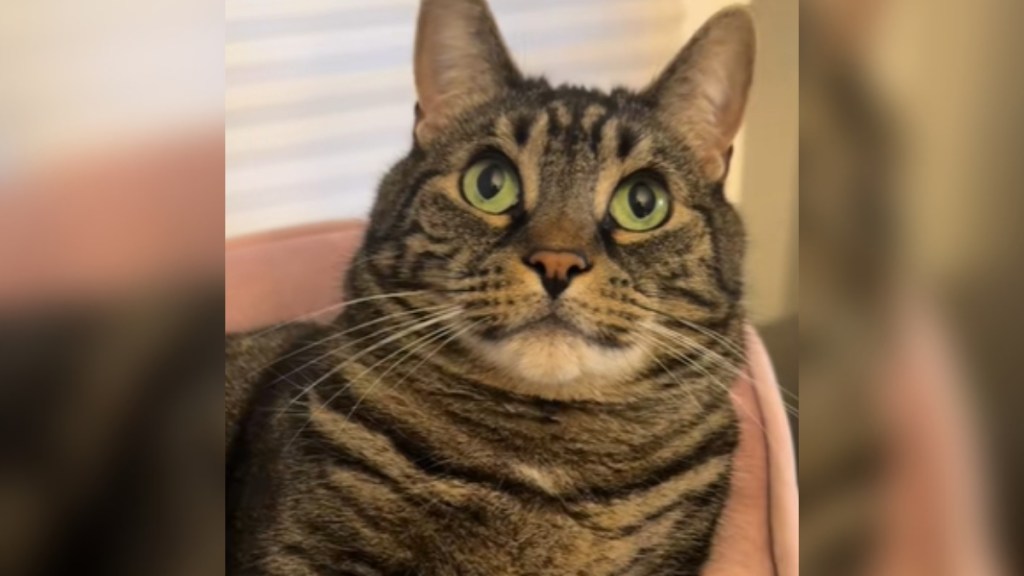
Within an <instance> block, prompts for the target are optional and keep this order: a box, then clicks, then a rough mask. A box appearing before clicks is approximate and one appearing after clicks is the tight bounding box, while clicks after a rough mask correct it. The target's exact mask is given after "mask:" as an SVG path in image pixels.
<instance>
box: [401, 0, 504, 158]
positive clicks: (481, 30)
mask: <svg viewBox="0 0 1024 576" xmlns="http://www.w3.org/2000/svg"><path fill="white" fill-rule="evenodd" d="M414 71H415V75H416V93H417V97H418V99H419V114H418V115H417V119H416V129H415V135H416V140H417V141H418V142H427V141H429V140H430V138H432V137H433V136H434V135H435V134H437V132H438V131H439V130H440V129H442V128H443V127H444V125H445V123H447V122H449V121H451V120H452V118H454V117H455V116H457V115H459V114H461V113H463V112H465V111H467V110H469V109H471V108H473V107H476V106H478V105H480V104H482V103H484V102H486V101H488V100H490V99H492V98H494V97H495V96H497V95H498V94H500V93H501V92H502V91H503V90H505V89H506V88H508V87H509V86H511V85H513V84H515V83H516V82H518V81H519V80H521V78H522V76H521V75H520V73H519V70H518V69H517V68H516V66H515V64H514V63H513V62H512V58H511V57H510V56H509V53H508V49H507V48H505V43H504V41H503V40H502V38H501V34H500V33H499V32H498V26H497V24H495V22H494V17H493V16H492V15H491V11H490V9H489V8H488V7H487V3H486V2H484V0H422V1H421V2H420V15H419V21H418V24H417V30H416V54H415V63H414Z"/></svg>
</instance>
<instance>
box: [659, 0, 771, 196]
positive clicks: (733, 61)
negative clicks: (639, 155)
mask: <svg viewBox="0 0 1024 576" xmlns="http://www.w3.org/2000/svg"><path fill="white" fill-rule="evenodd" d="M755 42H756V41H755V35H754V22H753V19H752V18H751V16H750V12H748V11H747V9H746V8H743V7H739V6H734V7H730V8H726V9H724V10H721V11H719V12H718V13H717V14H715V15H714V16H712V17H711V19H710V20H708V21H707V22H706V23H705V24H704V26H702V27H701V28H700V30H698V31H697V33H696V34H694V36H693V39H691V40H690V42H689V43H688V44H687V45H686V46H685V47H684V48H683V49H682V50H681V51H680V52H679V54H678V55H677V56H676V57H675V58H674V59H673V60H672V62H671V63H670V64H669V65H668V67H667V68H666V69H665V70H664V71H663V72H662V73H661V75H660V76H659V77H658V78H657V79H656V80H655V81H654V82H653V83H652V84H651V85H650V86H649V87H648V88H647V89H646V90H645V91H644V94H645V95H646V96H648V97H650V98H651V99H652V100H653V101H654V102H655V104H656V107H657V110H658V113H659V116H660V117H661V120H662V121H663V122H666V123H667V124H669V125H670V126H672V127H673V128H676V129H677V130H680V131H681V133H682V135H683V138H684V140H685V141H686V142H687V144H689V145H690V146H691V147H692V148H693V150H694V152H695V153H696V154H697V156H698V159H699V161H700V168H701V171H702V173H703V174H704V176H705V177H706V178H708V179H709V180H712V181H719V180H721V179H722V178H724V177H725V173H726V168H727V163H728V156H729V152H730V149H731V147H732V142H733V139H734V138H735V137H736V132H737V131H739V128H740V123H741V122H742V120H743V110H744V108H745V107H746V103H747V94H748V92H749V91H750V82H751V79H752V78H753V73H754V47H755Z"/></svg>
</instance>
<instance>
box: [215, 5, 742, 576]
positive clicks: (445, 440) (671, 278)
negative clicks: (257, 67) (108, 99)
mask: <svg viewBox="0 0 1024 576" xmlns="http://www.w3.org/2000/svg"><path fill="white" fill-rule="evenodd" d="M753 57H754V31H753V25H752V20H751V18H750V16H749V14H748V12H746V11H745V10H744V9H742V8H730V9H727V10H725V11H722V12H720V13H718V14H717V15H715V16H714V17H713V18H712V19H711V20H710V21H709V22H707V23H706V24H705V25H704V26H703V27H702V28H701V29H700V30H699V31H698V32H697V34H696V35H695V37H694V38H693V39H692V40H691V41H690V43H689V44H688V45H687V46H686V47H685V48H684V49H683V50H682V51H681V52H680V53H679V55H678V56H677V57H676V58H675V59H674V60H673V61H672V62H671V63H670V64H669V66H668V67H667V68H666V69H665V71H664V72H663V73H662V74H661V75H660V76H659V77H658V78H657V79H655V81H654V82H653V83H652V84H651V85H650V86H649V87H647V88H646V89H644V90H642V91H639V92H635V91H630V90H626V89H621V88H620V89H616V90H613V91H612V92H611V93H604V92H600V91H596V90H591V89H586V88H580V87H575V86H559V87H552V86H551V85H550V84H549V83H548V82H547V81H546V80H544V79H542V78H528V77H525V76H523V75H522V74H521V73H520V72H519V71H518V69H517V68H516V66H515V64H514V63H513V61H512V60H511V58H510V56H509V54H508V52H507V50H506V47H505V45H504V43H503V41H502V39H501V37H500V35H499V32H498V29H497V26H496V24H495V23H494V20H493V17H492V16H491V13H490V11H489V9H488V7H487V6H486V4H485V3H484V2H483V0H423V2H422V4H421V7H420V14H419V22H418V32H417V38H416V51H415V80H416V89H417V94H418V105H417V118H416V124H415V129H414V132H413V140H414V142H413V146H412V150H411V151H410V152H409V154H408V156H406V157H405V158H404V159H403V160H401V161H400V162H399V163H398V164H397V165H396V166H395V167H394V168H393V169H392V170H391V171H390V172H389V173H388V174H387V176H386V177H385V178H384V179H383V181H382V183H381V185H380V187H379V192H378V197H377V201H376V205H375V207H374V208H373V212H372V216H371V220H370V225H369V229H368V231H367V233H366V237H365V240H364V243H363V246H362V248H361V250H360V252H359V254H358V255H357V257H356V259H355V260H354V262H353V263H352V265H351V266H350V268H349V270H348V272H347V276H346V279H345V298H346V300H348V305H347V306H346V307H345V309H344V311H343V313H342V314H341V315H340V317H338V318H337V320H336V321H335V322H334V323H333V324H331V325H330V326H327V327H315V326H302V325H289V326H288V327H285V328H279V329H274V330H266V331H262V332H258V333H256V334H250V335H241V336H234V337H231V338H230V339H229V341H228V346H227V347H228V375H227V380H228V382H227V408H228V430H227V441H228V444H229V446H228V450H229V468H230V470H229V499H230V504H229V512H228V514H229V519H228V522H229V546H230V554H229V560H228V569H229V572H231V573H234V574H267V575H269V574H275V575H276V574H345V575H364V576H369V575H381V576H383V575H413V574H415V575H428V576H433V575H467V576H468V575H474V576H497V575H531V576H537V575H611V574H622V575H626V574H630V575H687V574H699V573H700V571H701V568H702V566H703V565H704V564H705V562H706V560H707V558H708V555H709V550H710V547H711V541H712V536H713V533H714V531H715V526H716V522H717V519H718V517H719V515H720V512H721V509H722V505H723V502H724V500H725V498H726V497H727V494H728V491H729V480H730V474H731V457H732V453H733V452H734V450H735V448H736V446H737V442H738V425H737V418H736V414H735V413H734V411H733V406H732V403H731V401H730V396H729V393H728V386H729V385H730V383H731V382H732V381H733V380H734V379H735V376H736V371H737V369H738V368H737V367H739V366H742V364H743V362H744V358H743V351H742V350H743V323H744V319H743V313H742V309H741V304H740V300H741V276H740V270H741V267H742V266H741V260H742V254H743V249H744V236H743V231H742V226H741V224H740V222H739V219H738V216H737V214H736V212H735V211H734V209H733V208H732V207H731V206H730V204H729V203H728V202H727V201H726V199H725V197H724V194H723V183H724V180H725V177H726V174H727V172H728V164H729V157H730V155H731V150H732V140H733V138H734V136H735V134H736V132H737V130H738V128H739V125H740V122H741V118H742V114H743V109H744V106H745V102H746V98H747V93H748V89H749V85H750V81H751V76H752V67H753ZM296 281H301V279H297V280H296Z"/></svg>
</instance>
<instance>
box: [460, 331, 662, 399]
mask: <svg viewBox="0 0 1024 576" xmlns="http://www.w3.org/2000/svg"><path fill="white" fill-rule="evenodd" d="M472 346H473V348H475V349H476V350H477V351H478V352H479V353H480V354H481V355H482V356H483V357H484V358H485V359H486V360H487V361H488V362H489V363H491V364H492V365H494V366H495V367H496V368H498V369H499V370H500V372H501V373H502V374H503V375H504V376H505V378H503V380H504V382H503V385H504V386H505V387H508V388H510V389H512V390H514V391H516V392H520V393H524V394H532V395H536V396H543V397H546V398H552V399H571V398H575V399H583V398H598V397H603V396H608V395H614V393H613V390H612V388H613V387H614V385H615V384H619V383H622V382H624V381H627V380H628V379H629V378H630V377H631V376H634V375H635V374H636V373H637V372H638V371H639V370H640V369H642V368H643V367H644V364H645V362H646V359H647V358H648V354H647V352H646V351H645V350H643V349H642V348H641V347H639V346H637V345H630V346H624V347H621V348H612V347H608V346H602V345H600V344H597V343H595V342H593V341H591V340H589V339H587V338H586V337H584V336H582V335H580V334H577V333H573V332H569V331H566V330H548V329H542V330H530V331H526V332H521V333H518V334H515V335H513V336H509V337H506V338H502V339H500V340H494V341H483V342H481V341H477V342H474V343H473V345H472Z"/></svg>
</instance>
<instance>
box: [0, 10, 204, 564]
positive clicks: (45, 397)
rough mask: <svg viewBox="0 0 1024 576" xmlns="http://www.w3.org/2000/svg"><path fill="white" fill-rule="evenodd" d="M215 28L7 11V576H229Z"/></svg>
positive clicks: (1, 151)
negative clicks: (225, 570) (65, 575)
mask: <svg viewBox="0 0 1024 576" xmlns="http://www.w3.org/2000/svg"><path fill="white" fill-rule="evenodd" d="M223 38H224V14H223V9H222V6H220V5H217V4H216V3H213V4H211V3H209V2H202V1H200V0H175V1H173V2H172V1H169V0H157V1H154V2H145V3H138V2H127V1H125V0H90V1H88V2H70V3H69V2H54V1H51V0H43V1H40V2H8V3H4V4H3V5H2V6H0V86H2V87H3V88H2V89H0V510H3V513H2V514H0V573H2V574H10V575H15V576H18V575H21V574H62V573H83V572H86V573H104V574H143V573H144V574H167V575H171V574H196V575H203V574H216V573H221V572H222V571H223V538H224V536H223V497H222V491H223V455H222V444H223V432H222V430H223V428H222V426H223V424H222V422H223V385H222V381H223V352H222V350H223V348H222V339H223V332H222V330H223V322H224V320H223V319H224V316H223V314H224V311H223V309H224V301H223V238H224V236H223V234H224V205H223V194H224V133H223V126H224V121H223V116H224V111H223V92H224V76H223V54H224V53H223Z"/></svg>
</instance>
